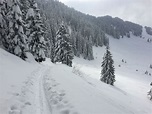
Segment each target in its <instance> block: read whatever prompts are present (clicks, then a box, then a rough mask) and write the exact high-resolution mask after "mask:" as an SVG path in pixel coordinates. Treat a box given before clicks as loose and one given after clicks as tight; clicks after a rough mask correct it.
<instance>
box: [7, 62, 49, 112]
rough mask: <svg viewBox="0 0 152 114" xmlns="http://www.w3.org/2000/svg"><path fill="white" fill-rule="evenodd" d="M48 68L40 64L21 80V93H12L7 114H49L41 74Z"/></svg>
mask: <svg viewBox="0 0 152 114" xmlns="http://www.w3.org/2000/svg"><path fill="white" fill-rule="evenodd" d="M48 70H49V69H48V67H45V66H43V65H41V66H39V67H38V68H36V69H35V70H34V71H33V72H32V73H31V75H30V76H29V77H28V78H27V80H26V81H25V82H23V86H22V89H21V93H15V94H13V97H12V99H14V101H13V103H12V104H11V105H10V108H9V110H8V114H51V109H50V107H48V106H49V105H48V102H47V100H46V98H45V93H44V86H43V76H44V75H45V72H46V71H48Z"/></svg>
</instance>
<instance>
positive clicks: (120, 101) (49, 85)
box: [0, 30, 152, 114]
mask: <svg viewBox="0 0 152 114" xmlns="http://www.w3.org/2000/svg"><path fill="white" fill-rule="evenodd" d="M143 36H144V37H145V38H139V37H135V36H131V38H123V39H119V40H118V39H113V38H111V37H110V36H109V37H110V51H111V53H112V55H113V59H114V66H115V70H116V72H115V75H116V82H115V83H114V86H110V85H107V84H105V83H103V82H101V81H100V80H99V78H100V72H101V62H102V60H103V59H102V58H103V54H104V52H105V47H102V48H101V47H94V48H93V50H94V58H95V60H93V61H88V60H84V59H82V58H77V57H75V59H74V61H73V67H68V66H66V65H62V64H53V63H51V62H50V59H46V61H45V62H43V63H40V64H39V63H36V62H34V58H33V56H32V55H31V54H30V53H28V54H27V55H28V60H27V61H23V60H21V59H20V58H18V57H16V56H14V55H12V54H10V53H8V52H6V51H4V50H3V49H0V114H151V113H152V101H150V100H149V96H147V92H148V91H149V90H150V88H151V87H150V82H151V81H152V76H150V75H146V74H145V71H148V72H149V73H151V74H152V69H150V68H149V65H150V64H152V44H151V43H148V42H147V38H151V36H149V35H147V34H146V32H145V30H144V32H143ZM122 59H123V60H124V61H126V63H125V62H122ZM119 65H121V66H120V67H119Z"/></svg>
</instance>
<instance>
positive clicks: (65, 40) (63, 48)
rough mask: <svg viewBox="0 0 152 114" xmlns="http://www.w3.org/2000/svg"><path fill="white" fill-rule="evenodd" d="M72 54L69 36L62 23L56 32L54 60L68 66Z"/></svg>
mask: <svg viewBox="0 0 152 114" xmlns="http://www.w3.org/2000/svg"><path fill="white" fill-rule="evenodd" d="M73 56H74V55H73V51H72V45H71V41H70V37H69V34H68V32H67V30H66V28H65V26H64V24H63V23H62V24H61V25H60V27H59V30H58V31H57V34H56V42H55V57H54V62H61V63H63V64H66V65H68V66H72V59H73Z"/></svg>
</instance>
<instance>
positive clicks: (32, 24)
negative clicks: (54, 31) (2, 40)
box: [26, 0, 46, 62]
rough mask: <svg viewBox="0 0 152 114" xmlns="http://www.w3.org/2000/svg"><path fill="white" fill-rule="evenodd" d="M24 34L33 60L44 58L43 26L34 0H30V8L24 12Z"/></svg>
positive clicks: (39, 60)
mask: <svg viewBox="0 0 152 114" xmlns="http://www.w3.org/2000/svg"><path fill="white" fill-rule="evenodd" d="M26 26H27V30H26V35H27V37H28V44H29V50H30V52H31V53H32V54H33V55H34V57H35V60H36V61H38V62H42V61H44V60H45V50H46V41H45V39H44V34H45V27H44V24H43V23H42V19H41V16H40V13H39V9H38V7H37V3H36V2H35V0H30V8H29V9H28V11H27V14H26Z"/></svg>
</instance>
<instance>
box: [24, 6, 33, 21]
mask: <svg viewBox="0 0 152 114" xmlns="http://www.w3.org/2000/svg"><path fill="white" fill-rule="evenodd" d="M29 17H34V11H33V8H29V9H28V11H27V14H26V19H28V18H29Z"/></svg>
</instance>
